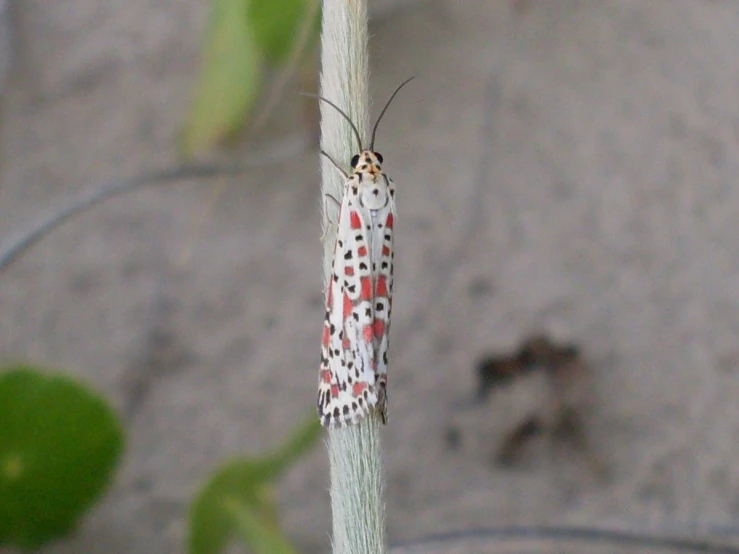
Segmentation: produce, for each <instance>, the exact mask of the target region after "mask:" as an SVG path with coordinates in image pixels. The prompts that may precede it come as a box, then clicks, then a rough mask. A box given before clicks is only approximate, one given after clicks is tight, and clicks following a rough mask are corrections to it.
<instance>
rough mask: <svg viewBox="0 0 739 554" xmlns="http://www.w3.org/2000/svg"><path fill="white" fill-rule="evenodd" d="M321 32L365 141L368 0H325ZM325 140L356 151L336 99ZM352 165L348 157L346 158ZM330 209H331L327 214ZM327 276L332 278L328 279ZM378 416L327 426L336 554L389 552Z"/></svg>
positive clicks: (329, 252)
mask: <svg viewBox="0 0 739 554" xmlns="http://www.w3.org/2000/svg"><path fill="white" fill-rule="evenodd" d="M322 14H323V15H322V17H323V25H322V32H321V33H322V34H321V95H322V96H323V97H324V98H328V99H329V100H331V101H333V102H334V103H336V104H337V105H338V106H339V107H340V108H341V109H342V110H344V112H346V114H347V115H349V117H350V118H351V119H352V121H353V122H354V124H355V125H356V126H357V129H358V130H359V134H360V136H362V137H363V142H365V143H366V141H367V129H368V128H369V105H368V82H369V64H368V57H369V55H368V47H367V42H368V41H367V4H366V0H324V2H323V12H322ZM321 147H322V149H323V150H324V151H326V152H328V153H329V154H330V155H331V156H332V157H333V158H334V159H335V160H336V161H337V162H338V163H340V164H341V163H346V161H347V160H350V159H351V156H352V155H353V154H356V153H358V149H359V145H357V144H356V138H355V137H354V135H353V133H352V130H351V128H350V126H349V124H348V123H347V122H346V121H345V120H344V118H343V117H341V115H340V114H339V113H337V112H336V110H334V109H333V108H332V107H331V106H328V105H327V104H325V103H323V102H322V103H321ZM321 164H322V166H321V169H322V177H323V179H322V189H321V204H322V206H323V226H324V231H326V235H325V236H326V240H325V242H324V277H325V279H326V280H327V279H328V275H329V273H330V267H331V258H332V256H333V250H334V243H335V228H334V227H333V226H332V225H331V222H336V221H337V220H338V216H337V214H336V210H335V205H334V204H333V203H331V202H326V201H325V199H326V198H327V197H329V196H330V197H332V198H335V199H337V200H340V199H341V198H342V196H343V184H344V183H343V178H342V176H341V174H340V173H339V172H338V171H337V170H336V168H335V167H333V166H332V165H331V163H330V162H329V161H328V160H325V159H323V157H322V161H321ZM346 165H348V164H346ZM327 211H330V212H331V215H330V216H329V214H327ZM326 282H327V281H326ZM380 425H381V423H380V421H379V418H378V416H377V414H375V413H374V412H373V413H372V414H371V415H370V416H369V417H367V418H366V419H365V420H363V421H362V422H360V423H359V424H358V425H352V426H349V427H347V428H343V429H332V430H330V431H329V432H328V452H329V460H330V464H331V510H332V514H333V551H334V554H384V553H385V552H386V544H385V502H384V476H383V471H382V450H381V448H380Z"/></svg>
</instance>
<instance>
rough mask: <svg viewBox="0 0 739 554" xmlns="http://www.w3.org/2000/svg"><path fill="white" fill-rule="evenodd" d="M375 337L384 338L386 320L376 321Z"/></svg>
mask: <svg viewBox="0 0 739 554" xmlns="http://www.w3.org/2000/svg"><path fill="white" fill-rule="evenodd" d="M374 326H375V337H377V338H378V339H379V338H382V337H383V336H384V335H385V322H384V321H382V320H381V319H376V320H375V323H374Z"/></svg>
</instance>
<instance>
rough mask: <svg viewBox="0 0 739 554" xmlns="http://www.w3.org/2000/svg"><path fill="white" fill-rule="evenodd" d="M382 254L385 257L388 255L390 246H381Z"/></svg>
mask: <svg viewBox="0 0 739 554" xmlns="http://www.w3.org/2000/svg"><path fill="white" fill-rule="evenodd" d="M382 255H383V256H385V257H387V256H389V255H390V248H389V247H387V246H383V247H382Z"/></svg>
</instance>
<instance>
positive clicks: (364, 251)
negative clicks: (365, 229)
mask: <svg viewBox="0 0 739 554" xmlns="http://www.w3.org/2000/svg"><path fill="white" fill-rule="evenodd" d="M366 255H367V247H366V246H360V247H359V248H357V256H359V257H360V258H364V257H365V256H366Z"/></svg>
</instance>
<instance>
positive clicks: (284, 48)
mask: <svg viewBox="0 0 739 554" xmlns="http://www.w3.org/2000/svg"><path fill="white" fill-rule="evenodd" d="M308 12H309V10H308V1H307V0H248V8H247V20H248V21H249V23H250V25H251V28H252V32H253V33H254V38H255V39H256V43H257V45H258V46H259V49H260V50H261V52H262V54H264V56H265V57H266V58H267V60H268V61H269V62H270V63H271V64H273V65H280V64H282V63H284V62H285V61H287V60H288V59H289V57H290V55H291V54H292V52H293V49H294V45H295V40H296V39H297V37H298V34H299V33H300V28H301V27H302V25H303V22H304V19H305V18H306V17H308ZM315 29H316V30H317V29H318V26H317V25H316V26H315Z"/></svg>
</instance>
